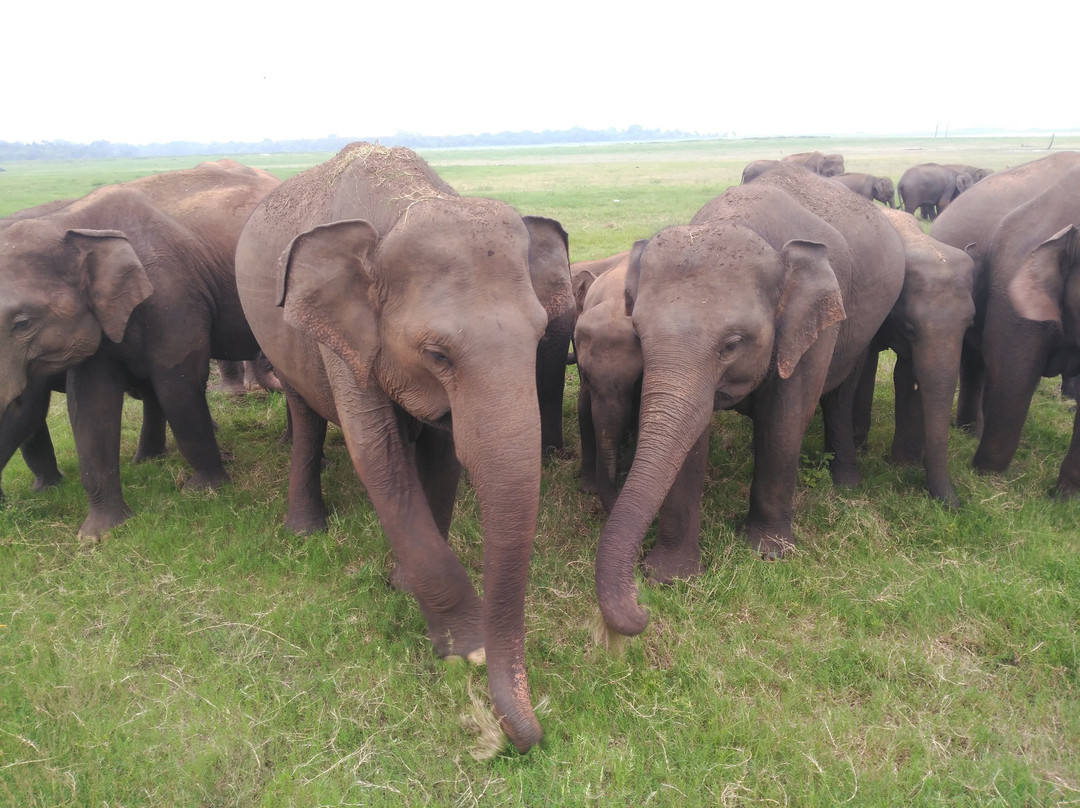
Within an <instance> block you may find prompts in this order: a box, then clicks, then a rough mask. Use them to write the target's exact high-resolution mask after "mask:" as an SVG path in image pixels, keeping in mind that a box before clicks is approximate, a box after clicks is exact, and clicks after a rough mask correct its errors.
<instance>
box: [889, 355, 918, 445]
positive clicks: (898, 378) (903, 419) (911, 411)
mask: <svg viewBox="0 0 1080 808" xmlns="http://www.w3.org/2000/svg"><path fill="white" fill-rule="evenodd" d="M893 390H894V399H893V411H894V414H895V427H894V429H893V441H892V459H893V462H894V463H898V464H900V465H903V466H916V465H919V464H920V463H921V462H922V459H923V435H924V433H925V430H924V427H923V408H922V400H921V396H920V395H919V389H918V385H917V384H916V383H915V367H914V364H913V363H912V361H911V357H910V356H907V357H905V356H897V357H896V365H895V366H894V367H893Z"/></svg>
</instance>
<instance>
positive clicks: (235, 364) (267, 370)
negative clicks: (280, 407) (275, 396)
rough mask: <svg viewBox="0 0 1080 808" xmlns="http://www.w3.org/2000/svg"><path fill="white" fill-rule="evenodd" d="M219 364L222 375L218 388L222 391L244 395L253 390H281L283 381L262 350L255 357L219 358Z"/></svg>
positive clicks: (219, 371)
mask: <svg viewBox="0 0 1080 808" xmlns="http://www.w3.org/2000/svg"><path fill="white" fill-rule="evenodd" d="M217 366H218V373H219V374H220V375H221V382H220V384H219V385H218V389H219V390H220V391H221V392H222V393H227V394H229V395H234V396H242V395H245V394H246V393H248V391H251V390H268V391H272V392H278V393H280V392H281V382H280V381H278V378H277V376H275V375H274V368H273V367H272V366H271V364H270V362H269V360H268V359H267V358H266V357H265V356H264V355H263V353H262V352H261V351H260V352H259V354H258V355H257V356H256V357H255V358H254V359H247V360H244V361H239V360H226V359H219V360H218V363H217Z"/></svg>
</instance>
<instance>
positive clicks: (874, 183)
mask: <svg viewBox="0 0 1080 808" xmlns="http://www.w3.org/2000/svg"><path fill="white" fill-rule="evenodd" d="M831 179H832V181H833V182H838V183H840V184H841V185H843V186H844V187H845V188H848V189H850V190H852V191H854V192H855V193H857V194H858V195H859V196H862V197H865V198H866V199H869V200H870V201H871V202H883V203H884V204H885V206H886V207H889V208H891V207H893V200H894V198H895V197H896V186H895V185H893V181H892V178H891V177H877V176H874V175H873V174H860V173H857V172H856V173H847V172H845V173H843V174H837V175H836V176H835V177H831Z"/></svg>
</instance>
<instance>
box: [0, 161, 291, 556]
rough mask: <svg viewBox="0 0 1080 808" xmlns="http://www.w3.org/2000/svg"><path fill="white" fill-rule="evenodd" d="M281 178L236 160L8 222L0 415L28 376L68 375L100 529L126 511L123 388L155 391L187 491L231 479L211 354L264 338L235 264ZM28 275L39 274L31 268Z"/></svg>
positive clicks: (90, 524) (244, 348)
mask: <svg viewBox="0 0 1080 808" xmlns="http://www.w3.org/2000/svg"><path fill="white" fill-rule="evenodd" d="M277 184H278V180H277V179H276V178H274V177H273V176H272V175H270V174H268V173H266V172H264V171H258V170H255V169H251V168H247V167H245V166H241V165H240V164H238V163H236V162H235V161H231V160H223V161H219V162H218V163H203V164H200V165H199V166H197V167H196V168H193V169H187V170H183V171H172V172H164V173H161V174H156V175H152V176H150V177H144V178H141V179H139V180H134V181H132V182H129V183H121V184H117V185H111V186H106V187H104V188H99V189H97V190H96V191H93V192H92V193H90V194H88V195H87V196H85V197H83V198H82V199H79V200H75V201H73V202H70V203H68V204H66V205H63V206H58V207H56V209H54V210H52V211H51V212H48V213H45V214H43V215H40V216H36V217H29V218H23V219H17V220H15V221H12V222H10V223H8V224H6V225H4V227H3V245H2V247H0V287H3V288H5V289H8V290H16V294H11V293H9V294H8V296H7V298H6V301H7V310H8V312H9V314H8V316H9V318H10V321H11V322H10V328H9V329H7V330H5V331H4V335H5V336H3V337H0V411H3V412H6V411H7V409H8V407H9V406H10V405H11V404H12V403H13V402H15V401H16V400H17V399H18V398H19V397H20V396H21V395H22V394H23V393H24V391H26V390H27V389H28V386H29V385H30V384H31V383H32V382H31V380H34V379H38V378H41V377H46V376H53V375H56V374H59V373H64V372H66V373H67V378H66V380H65V387H66V390H67V404H68V414H69V417H70V419H71V423H72V429H73V431H74V433H75V445H76V449H77V452H78V455H79V471H80V475H81V477H82V481H83V487H84V489H85V490H86V492H87V499H88V501H89V505H90V512H89V514H88V516H87V518H86V520H85V521H84V522H83V524H82V527H81V528H80V530H79V533H80V535H81V536H83V537H87V538H97V537H99V536H101V535H102V534H103V533H104V532H106V531H108V530H109V529H111V528H112V527H115V526H116V525H118V524H120V523H122V522H123V521H124V520H125V519H126V518H127V517H128V516H129V515H130V513H131V510H130V508H129V507H128V505H127V503H126V502H124V499H123V494H122V492H121V489H120V469H119V440H120V413H121V408H122V404H123V395H124V391H125V389H130V388H132V387H140V386H141V387H147V386H148V387H149V388H150V389H152V390H153V392H154V394H155V397H156V399H157V401H158V402H159V403H160V405H161V408H162V411H163V412H164V414H165V417H166V419H167V420H168V423H169V425H170V426H171V427H172V430H173V434H174V436H175V437H176V441H177V445H178V447H179V448H180V451H181V453H182V454H183V455H184V457H185V459H187V461H188V462H189V463H190V464H191V466H192V468H193V469H194V471H195V474H194V476H193V477H192V478H191V479H190V480H188V482H187V484H186V487H205V486H216V485H219V484H220V483H222V482H224V481H225V480H227V479H228V475H227V474H226V472H225V469H224V466H223V465H222V462H221V455H220V452H219V450H218V446H217V440H216V438H215V436H214V430H213V423H212V420H211V418H210V412H209V410H208V408H207V405H206V395H205V389H206V380H207V377H208V375H209V361H210V359H211V358H212V357H215V358H226V359H229V358H247V357H251V356H254V355H255V352H256V351H257V350H258V346H257V345H256V344H255V342H254V337H253V336H252V334H251V331H250V329H249V328H248V327H247V323H246V322H245V320H244V317H243V312H242V310H241V308H240V301H239V298H238V296H237V293H236V283H235V276H234V274H233V255H234V252H235V244H236V239H237V238H238V236H239V233H240V229H241V228H242V226H243V223H244V221H245V219H246V217H247V215H248V213H249V212H250V211H251V209H252V208H253V207H254V206H255V203H256V202H258V201H259V200H260V199H261V198H262V197H263V195H264V194H265V193H266V191H267V190H269V189H270V188H273V187H275V186H276V185H277ZM29 273H33V279H34V280H33V284H32V285H30V284H27V283H26V278H27V277H28V276H29Z"/></svg>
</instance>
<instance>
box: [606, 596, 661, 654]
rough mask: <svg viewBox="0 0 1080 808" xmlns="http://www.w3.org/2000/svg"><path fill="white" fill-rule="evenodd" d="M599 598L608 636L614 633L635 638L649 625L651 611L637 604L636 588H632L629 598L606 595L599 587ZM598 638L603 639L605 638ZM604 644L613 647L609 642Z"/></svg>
mask: <svg viewBox="0 0 1080 808" xmlns="http://www.w3.org/2000/svg"><path fill="white" fill-rule="evenodd" d="M597 598H598V600H599V601H600V613H601V616H602V618H603V623H604V631H605V632H607V634H610V633H612V632H614V633H615V634H621V635H622V636H624V637H634V636H636V635H638V634H640V633H641V632H643V631H644V630H645V627H646V626H648V625H649V610H648V609H646V608H645V607H644V606H641V605H640V604H639V603H638V602H637V589H636V587H635V588H632V591H631V592H630V594H629V596H627V597H621V596H619V595H617V594H614V593H610V592H608V593H605V590H604V589H603V588H602V587H597ZM604 636H606V635H604ZM598 638H599V639H603V636H601V637H598ZM604 644H605V645H611V643H610V642H609V641H605V642H604Z"/></svg>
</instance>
